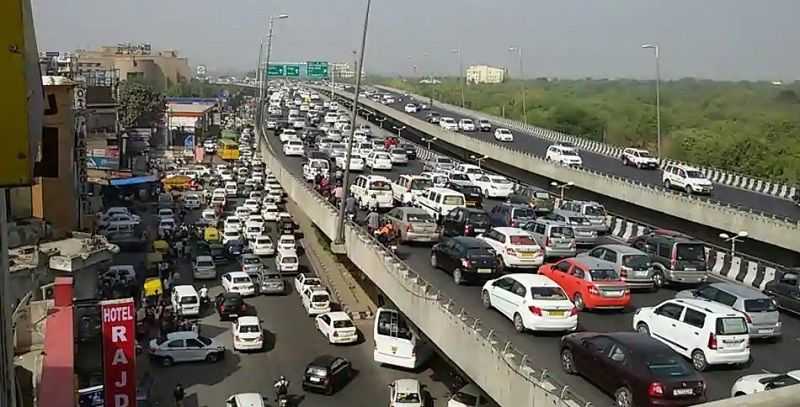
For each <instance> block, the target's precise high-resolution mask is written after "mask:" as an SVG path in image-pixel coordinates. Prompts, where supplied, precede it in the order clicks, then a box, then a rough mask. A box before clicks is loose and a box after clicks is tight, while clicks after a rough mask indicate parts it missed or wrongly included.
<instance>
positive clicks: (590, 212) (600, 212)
mask: <svg viewBox="0 0 800 407" xmlns="http://www.w3.org/2000/svg"><path fill="white" fill-rule="evenodd" d="M584 212H585V214H586V216H606V210H605V209H604V208H603V207H602V206H594V205H589V206H587V207H586V208H585V209H584Z"/></svg>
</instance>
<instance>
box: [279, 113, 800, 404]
mask: <svg viewBox="0 0 800 407" xmlns="http://www.w3.org/2000/svg"><path fill="white" fill-rule="evenodd" d="M379 131H381V130H379V129H377V128H376V127H374V126H373V133H374V134H378V132H379ZM270 134H272V133H270ZM269 141H270V143H271V144H272V146H273V150H274V151H277V152H280V151H282V150H281V148H280V141H279V140H278V138H277V137H275V136H272V135H270V136H269ZM283 161H284V162H285V163H286V164H287V167H288V168H289V170H290V171H291V172H292V173H293V174H295V175H296V176H298V178H300V176H301V174H302V170H301V168H302V162H303V159H302V158H296V157H284V158H283ZM421 171H422V165H421V163H419V162H417V161H412V162H411V163H410V164H409V165H408V166H406V167H395V169H394V170H393V171H379V172H377V171H376V174H380V175H384V176H387V177H389V178H396V177H397V176H398V175H400V174H416V173H419V172H421ZM495 204H497V202H496V201H494V202H493V201H489V200H485V201H484V208H485V209H487V210H488V209H490V208H491V206H493V205H495ZM599 243H600V244H603V243H618V242H617V241H616V240H614V239H613V238H611V237H603V238H602V239H601V241H600V242H599ZM399 255H400V257H402V258H404V260H405V261H406V262H407V263H408V264H409V265H411V266H412V267H413V268H414V270H415V271H416V272H417V273H419V274H420V275H421V276H422V277H423V278H425V279H426V280H428V281H429V282H430V283H431V284H433V285H434V286H435V287H436V288H438V289H440V290H442V292H443V293H445V294H446V295H448V296H449V297H451V298H453V300H454V301H455V302H456V303H457V304H458V306H461V307H464V309H465V310H466V311H467V312H469V313H470V314H472V315H474V316H476V317H478V318H480V320H481V322H482V323H484V324H486V325H487V326H488V327H489V328H490V329H494V330H495V332H497V333H498V334H499V335H501V336H502V337H505V338H509V339H511V340H512V342H513V343H514V346H516V347H517V348H518V349H520V350H521V351H523V352H526V353H527V354H528V357H529V358H530V359H531V360H532V361H533V363H535V364H536V365H537V366H538V367H539V368H545V369H548V370H549V371H550V372H553V373H554V375H555V376H556V377H557V378H558V379H559V380H560V381H561V382H562V383H565V384H568V385H569V386H570V387H571V388H572V389H574V390H575V391H576V392H577V393H578V394H580V395H582V396H583V397H586V398H587V399H588V400H589V401H592V402H593V403H595V404H596V405H607V404H609V403H611V398H610V397H608V396H607V395H605V394H604V393H602V392H600V391H599V390H598V389H597V388H595V387H594V385H592V384H591V383H589V382H587V381H586V380H584V379H582V378H580V377H575V376H568V375H566V374H563V373H562V372H561V365H560V361H559V358H558V355H559V339H560V337H561V335H559V334H543V335H537V334H518V333H516V331H514V328H513V326H512V324H511V322H510V321H509V320H508V319H506V318H505V317H504V316H502V315H500V314H499V313H497V312H496V311H494V310H486V309H484V308H483V306H482V304H481V301H480V293H479V289H480V287H479V286H477V285H476V286H456V285H454V284H453V282H452V278H451V277H450V275H449V274H446V273H444V272H443V271H441V270H434V269H432V268H431V267H430V263H429V258H430V249H429V248H428V247H425V246H402V247H401V248H400V250H399ZM674 295H675V291H674V290H672V289H669V288H665V289H661V290H660V291H658V292H655V293H647V292H636V293H634V295H633V302H632V307H631V308H630V309H628V310H625V311H624V312H584V313H582V314H581V315H580V317H579V328H580V329H581V330H584V331H599V332H617V331H631V330H632V326H631V323H632V320H633V311H634V310H635V309H636V308H638V307H646V306H652V305H655V304H658V303H660V302H661V301H663V300H666V299H668V298H672V297H674ZM781 319H782V321H783V324H784V325H783V329H784V336H783V338H782V339H781V340H779V341H778V342H777V343H769V342H763V341H756V342H753V344H752V349H751V353H752V358H753V361H752V363H751V364H750V365H749V366H748V367H746V368H743V369H736V368H729V367H721V368H713V369H712V370H711V371H709V372H706V373H704V374H703V375H704V377H705V379H706V382H707V384H708V386H709V389H708V395H709V397H710V398H711V399H720V398H725V397H727V396H728V395H729V394H730V388H731V386H732V385H733V382H734V381H735V380H736V379H737V378H739V377H741V376H742V375H745V374H750V373H761V372H762V371H763V370H767V371H770V372H783V371H787V370H791V369H796V368H797V367H798V366H800V353H798V352H797V351H796V350H797V346H798V341H800V320H798V319H797V318H795V317H792V316H789V315H782V318H781Z"/></svg>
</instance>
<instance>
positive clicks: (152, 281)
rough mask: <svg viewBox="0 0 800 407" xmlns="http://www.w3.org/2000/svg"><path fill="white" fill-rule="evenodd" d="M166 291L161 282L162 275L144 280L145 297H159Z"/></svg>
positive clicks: (143, 290)
mask: <svg viewBox="0 0 800 407" xmlns="http://www.w3.org/2000/svg"><path fill="white" fill-rule="evenodd" d="M163 293H164V286H163V285H162V284H161V278H160V277H150V278H147V279H145V280H144V285H143V286H142V295H144V297H145V298H149V297H158V296H161V295H162V294H163Z"/></svg>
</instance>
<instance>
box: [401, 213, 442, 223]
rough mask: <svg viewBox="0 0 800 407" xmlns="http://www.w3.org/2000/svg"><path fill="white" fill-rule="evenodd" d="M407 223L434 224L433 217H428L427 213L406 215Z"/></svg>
mask: <svg viewBox="0 0 800 407" xmlns="http://www.w3.org/2000/svg"><path fill="white" fill-rule="evenodd" d="M407 218H408V221H409V222H414V223H434V222H435V221H434V220H433V216H431V215H428V214H427V213H413V214H411V213H410V214H408V215H407Z"/></svg>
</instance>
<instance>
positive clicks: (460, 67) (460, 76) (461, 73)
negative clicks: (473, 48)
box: [450, 48, 466, 107]
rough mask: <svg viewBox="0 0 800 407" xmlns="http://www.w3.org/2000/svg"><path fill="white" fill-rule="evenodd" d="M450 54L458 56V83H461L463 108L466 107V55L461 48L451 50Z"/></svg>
mask: <svg viewBox="0 0 800 407" xmlns="http://www.w3.org/2000/svg"><path fill="white" fill-rule="evenodd" d="M450 52H452V53H454V54H458V81H459V82H460V83H461V107H464V106H465V104H466V103H465V100H464V55H463V53H462V52H461V48H455V49H451V50H450Z"/></svg>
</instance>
